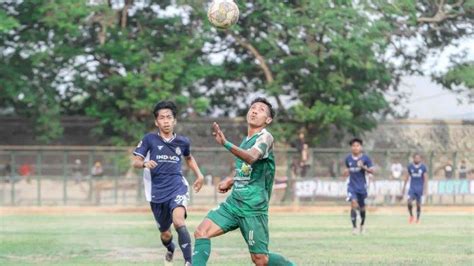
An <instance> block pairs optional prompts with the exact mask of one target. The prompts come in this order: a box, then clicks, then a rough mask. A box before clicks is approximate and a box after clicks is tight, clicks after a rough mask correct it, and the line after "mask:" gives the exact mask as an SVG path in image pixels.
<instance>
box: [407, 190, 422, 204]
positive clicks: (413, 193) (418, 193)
mask: <svg viewBox="0 0 474 266" xmlns="http://www.w3.org/2000/svg"><path fill="white" fill-rule="evenodd" d="M422 196H423V190H420V189H410V190H409V191H408V197H409V199H410V200H416V202H421V197H422Z"/></svg>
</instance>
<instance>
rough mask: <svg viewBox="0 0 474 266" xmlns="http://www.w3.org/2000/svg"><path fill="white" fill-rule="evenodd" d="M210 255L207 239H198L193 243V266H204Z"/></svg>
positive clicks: (209, 242)
mask: <svg viewBox="0 0 474 266" xmlns="http://www.w3.org/2000/svg"><path fill="white" fill-rule="evenodd" d="M210 254H211V240H210V239H209V238H198V239H196V242H195V243H194V253H193V265H194V266H205V265H206V264H207V260H208V259H209V255H210Z"/></svg>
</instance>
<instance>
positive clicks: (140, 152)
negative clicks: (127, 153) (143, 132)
mask: <svg viewBox="0 0 474 266" xmlns="http://www.w3.org/2000/svg"><path fill="white" fill-rule="evenodd" d="M147 140H148V139H147V136H145V137H143V139H142V140H141V141H140V142H139V143H138V145H137V147H136V148H135V151H134V152H133V155H137V156H140V157H143V158H144V159H145V157H146V155H147V153H148V150H149V147H148V141H147Z"/></svg>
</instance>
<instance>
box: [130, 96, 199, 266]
mask: <svg viewBox="0 0 474 266" xmlns="http://www.w3.org/2000/svg"><path fill="white" fill-rule="evenodd" d="M176 114H177V108H176V105H175V104H174V103H173V102H169V101H162V102H159V103H158V104H157V105H156V106H155V108H154V110H153V115H154V116H155V125H156V127H157V128H158V131H157V132H153V133H148V134H146V135H145V136H144V137H143V139H142V140H141V141H140V143H138V146H137V147H136V149H135V152H134V153H133V154H134V155H135V156H134V158H133V166H134V167H135V168H142V169H144V183H145V184H144V185H145V195H146V198H147V200H148V201H149V202H150V207H151V210H152V212H153V215H154V217H155V220H156V222H157V225H158V229H159V230H160V232H161V241H162V243H163V245H164V246H165V247H166V249H167V253H166V255H165V263H166V264H168V263H171V262H172V260H173V254H174V250H175V246H174V243H173V235H172V233H171V230H170V228H171V224H173V225H174V228H175V229H176V232H177V233H178V243H179V246H180V248H181V251H182V252H183V257H184V260H185V265H192V251H191V238H190V235H189V232H188V230H187V228H186V224H185V219H186V205H187V202H188V200H189V194H188V183H187V181H186V179H185V178H184V177H183V174H182V171H181V164H182V160H183V159H184V161H186V163H187V165H188V167H189V168H190V169H191V170H192V171H193V172H194V175H195V176H196V181H195V182H194V184H193V188H194V190H195V191H196V192H198V191H199V190H200V189H201V187H202V184H203V181H204V177H203V175H202V173H201V171H200V170H199V167H198V165H197V163H196V161H195V160H194V158H193V156H192V155H191V149H190V141H189V139H188V138H186V137H183V136H180V135H176V134H175V133H174V127H175V125H176ZM145 159H146V160H145Z"/></svg>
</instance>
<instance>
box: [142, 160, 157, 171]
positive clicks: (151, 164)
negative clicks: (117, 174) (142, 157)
mask: <svg viewBox="0 0 474 266" xmlns="http://www.w3.org/2000/svg"><path fill="white" fill-rule="evenodd" d="M143 165H144V166H145V168H148V169H153V168H155V167H157V166H158V164H157V163H156V162H155V161H153V160H151V161H148V162H146V163H144V164H143Z"/></svg>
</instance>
